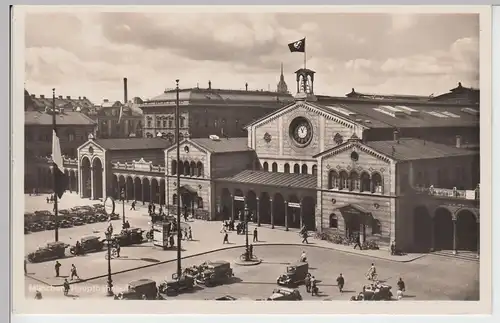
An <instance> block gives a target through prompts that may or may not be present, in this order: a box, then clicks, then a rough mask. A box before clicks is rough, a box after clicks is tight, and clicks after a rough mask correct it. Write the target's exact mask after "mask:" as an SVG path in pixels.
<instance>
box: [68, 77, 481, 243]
mask: <svg viewBox="0 0 500 323" xmlns="http://www.w3.org/2000/svg"><path fill="white" fill-rule="evenodd" d="M296 76H297V89H298V93H297V95H296V96H295V99H294V101H292V102H289V103H287V104H282V106H281V107H280V108H278V109H276V108H274V109H269V110H268V113H267V114H266V115H265V116H262V117H260V118H257V119H254V120H253V121H252V122H250V123H249V124H248V125H247V126H246V127H245V129H246V131H247V135H246V136H238V137H236V136H229V137H226V138H224V137H217V136H214V135H213V134H214V133H216V131H214V128H212V130H211V131H206V133H205V134H206V136H205V135H204V137H203V138H196V137H195V136H186V138H184V139H182V140H181V142H180V149H181V152H180V154H181V156H180V158H181V159H180V160H177V158H176V150H175V146H173V145H172V144H171V141H170V140H168V136H165V138H164V139H162V138H129V139H95V140H89V141H88V142H87V143H85V144H84V145H82V146H81V147H80V149H79V153H78V156H79V166H80V167H79V169H81V171H80V173H79V178H80V181H79V183H80V186H81V187H80V190H79V191H80V195H81V196H83V197H91V198H94V199H103V198H105V197H106V196H114V197H115V198H116V197H118V196H119V191H120V190H122V189H123V190H124V191H125V192H126V199H128V200H137V201H142V202H143V203H147V202H155V203H160V204H166V205H168V206H169V209H171V208H172V207H173V205H174V204H175V201H176V200H177V199H178V198H180V200H181V203H182V206H183V210H185V211H189V212H193V213H195V214H197V215H198V216H200V217H203V218H207V219H210V220H221V219H229V218H237V217H241V214H242V211H243V209H244V206H245V204H246V205H247V207H248V209H249V210H250V212H251V213H252V215H253V217H252V220H253V221H254V222H257V223H258V224H259V225H260V224H268V225H270V226H271V227H273V228H274V227H276V226H282V227H284V228H285V229H287V230H288V229H290V228H300V227H301V226H303V225H305V226H306V227H307V228H308V229H309V230H318V231H323V232H329V233H330V234H339V235H342V236H347V237H348V236H351V235H352V234H354V233H356V234H357V233H359V234H360V235H361V239H362V240H366V239H369V240H377V241H378V243H379V245H381V246H388V245H389V244H390V242H391V241H395V242H396V245H397V246H398V248H401V249H403V250H406V251H414V250H430V249H454V250H457V249H467V250H478V247H479V246H478V241H479V229H478V228H479V218H480V217H479V190H478V187H479V151H477V150H472V149H469V147H468V146H467V145H464V144H472V143H476V144H478V143H479V141H478V133H479V107H478V106H474V105H472V106H470V105H468V106H464V105H460V104H458V105H457V104H450V103H442V102H423V101H419V100H410V99H407V100H406V101H401V99H398V100H396V101H389V100H386V99H384V100H382V99H366V98H361V99H355V98H335V97H327V96H316V95H315V94H314V71H311V70H306V69H300V70H298V71H297V72H296ZM211 91H212V90H211V89H209V90H201V89H190V90H184V91H182V92H181V98H182V99H181V101H184V102H186V103H184V105H181V107H184V109H181V111H182V113H183V116H184V118H185V121H186V122H187V123H185V124H184V126H182V125H181V126H182V127H183V129H184V131H185V133H187V132H188V131H192V130H195V128H190V127H191V123H195V124H196V120H205V119H203V118H199V119H197V117H196V114H192V113H193V112H192V110H191V109H193V110H194V111H197V109H204V108H203V107H204V105H203V104H206V105H205V106H206V109H207V110H208V109H209V108H210V105H208V103H206V101H208V100H212V99H206V96H209V97H213V98H214V99H213V100H214V101H216V102H224V100H222V101H221V97H222V96H221V95H220V93H222V92H223V91H222V90H217V91H220V92H219V96H211V95H212V94H210V93H212V92H211ZM241 92H244V91H241ZM248 92H250V91H248ZM214 93H215V92H214ZM223 93H226V94H224V95H229V94H228V93H233V92H228V91H226V92H223ZM234 93H237V94H238V95H236V94H234ZM234 93H233V94H234V95H235V96H236V97H240V94H239V92H234ZM246 95H249V94H246ZM259 95H260V93H258V92H257V93H253V94H252V96H253V97H260V96H259ZM262 95H263V96H262V100H263V101H266V100H269V99H268V98H269V96H270V94H265V93H264V94H262ZM274 95H276V94H274ZM235 96H233V98H234V97H235ZM244 96H245V93H243V94H241V97H244ZM166 97H168V98H171V101H161V100H160V101H158V102H164V103H163V104H165V102H175V99H174V98H175V92H168V93H166V94H165V97H164V98H166ZM202 97H205V99H206V100H205V99H203V98H202ZM264 98H266V99H264ZM169 100H170V99H169ZM197 100H199V101H197ZM200 101H201V102H204V103H203V104H201V103H200ZM225 101H226V102H227V101H228V100H227V98H226V99H225ZM230 101H233V100H230ZM154 102H156V101H154ZM194 102H196V105H195V104H194ZM390 102H392V103H390ZM218 104H219V103H217V104H214V106H218ZM231 104H232V103H231ZM198 105H199V106H201V108H200V107H198ZM145 106H146V107H145V108H144V109H145V110H144V111H145V118H147V117H148V116H150V117H151V118H153V117H155V118H156V117H157V116H156V115H155V114H154V113H153V111H155V110H154V109H158V111H164V110H162V109H167V108H168V107H165V106H163V107H159V106H158V107H147V104H145ZM214 106H212V107H211V108H210V109H211V110H210V111H217V109H216V108H215V107H214ZM241 106H245V109H246V110H245V111H247V110H250V111H251V110H252V109H250V108H249V107H251V105H250V104H248V103H246V104H243V103H242V104H241ZM172 108H173V104H172ZM234 108H235V106H232V109H233V110H234ZM149 109H152V110H149ZM218 109H220V108H218ZM201 111H203V110H201ZM228 111H229V110H228ZM238 111H242V110H238ZM162 113H163V112H162ZM158 114H159V112H158ZM222 115H223V116H225V117H227V118H229V116H228V115H227V114H222ZM241 115H242V113H240V115H237V114H236V115H235V116H238V117H239V118H241ZM187 119H189V120H187ZM146 120H148V119H146ZM152 120H154V122H156V121H157V120H160V122H159V126H158V127H157V128H155V126H156V123H152V124H147V123H146V124H145V129H144V130H145V134H146V133H150V134H153V133H155V132H156V131H157V130H158V129H160V128H162V127H163V124H162V119H154V118H153V119H152ZM152 122H153V121H152ZM148 129H149V130H148ZM166 129H170V128H169V124H168V122H167V126H166ZM225 131H226V130H224V132H225ZM209 135H210V136H209ZM99 170H102V171H99ZM178 173H179V174H180V178H181V191H180V192H177V191H176V184H177V174H178ZM99 176H101V177H99ZM85 183H86V184H85ZM106 187H108V189H107V190H106V189H105V188H106Z"/></svg>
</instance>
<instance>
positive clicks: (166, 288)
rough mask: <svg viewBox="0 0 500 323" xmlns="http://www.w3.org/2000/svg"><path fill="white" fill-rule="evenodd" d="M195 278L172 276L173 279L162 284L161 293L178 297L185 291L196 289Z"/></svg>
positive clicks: (175, 274)
mask: <svg viewBox="0 0 500 323" xmlns="http://www.w3.org/2000/svg"><path fill="white" fill-rule="evenodd" d="M194 283H195V280H194V277H192V276H189V275H184V274H183V275H181V276H180V277H179V276H178V275H177V273H174V274H172V279H171V280H167V281H164V282H163V283H161V284H160V286H159V290H160V293H164V294H167V295H177V294H179V293H181V292H184V291H190V290H193V289H194Z"/></svg>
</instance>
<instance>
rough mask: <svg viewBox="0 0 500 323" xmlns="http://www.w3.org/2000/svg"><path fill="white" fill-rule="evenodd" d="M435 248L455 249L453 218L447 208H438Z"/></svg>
mask: <svg viewBox="0 0 500 323" xmlns="http://www.w3.org/2000/svg"><path fill="white" fill-rule="evenodd" d="M434 247H435V249H436V250H451V249H453V218H452V215H451V212H450V211H449V210H447V209H445V208H438V209H437V210H436V213H435V215H434Z"/></svg>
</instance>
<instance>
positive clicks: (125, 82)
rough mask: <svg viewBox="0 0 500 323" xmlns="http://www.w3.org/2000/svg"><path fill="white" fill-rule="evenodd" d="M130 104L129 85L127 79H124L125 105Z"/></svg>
mask: <svg viewBox="0 0 500 323" xmlns="http://www.w3.org/2000/svg"><path fill="white" fill-rule="evenodd" d="M127 102H128V84H127V78H126V77H124V78H123V104H127Z"/></svg>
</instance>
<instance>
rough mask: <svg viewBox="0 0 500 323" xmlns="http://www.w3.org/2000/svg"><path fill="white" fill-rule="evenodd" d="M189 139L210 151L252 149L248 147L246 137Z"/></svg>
mask: <svg viewBox="0 0 500 323" xmlns="http://www.w3.org/2000/svg"><path fill="white" fill-rule="evenodd" d="M190 140H191V141H193V142H194V143H196V144H198V145H200V146H202V147H204V148H205V149H207V150H208V151H210V152H212V153H229V152H241V151H251V150H252V149H251V148H249V147H248V138H247V137H239V138H220V139H219V140H212V139H210V138H191V139H190Z"/></svg>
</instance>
